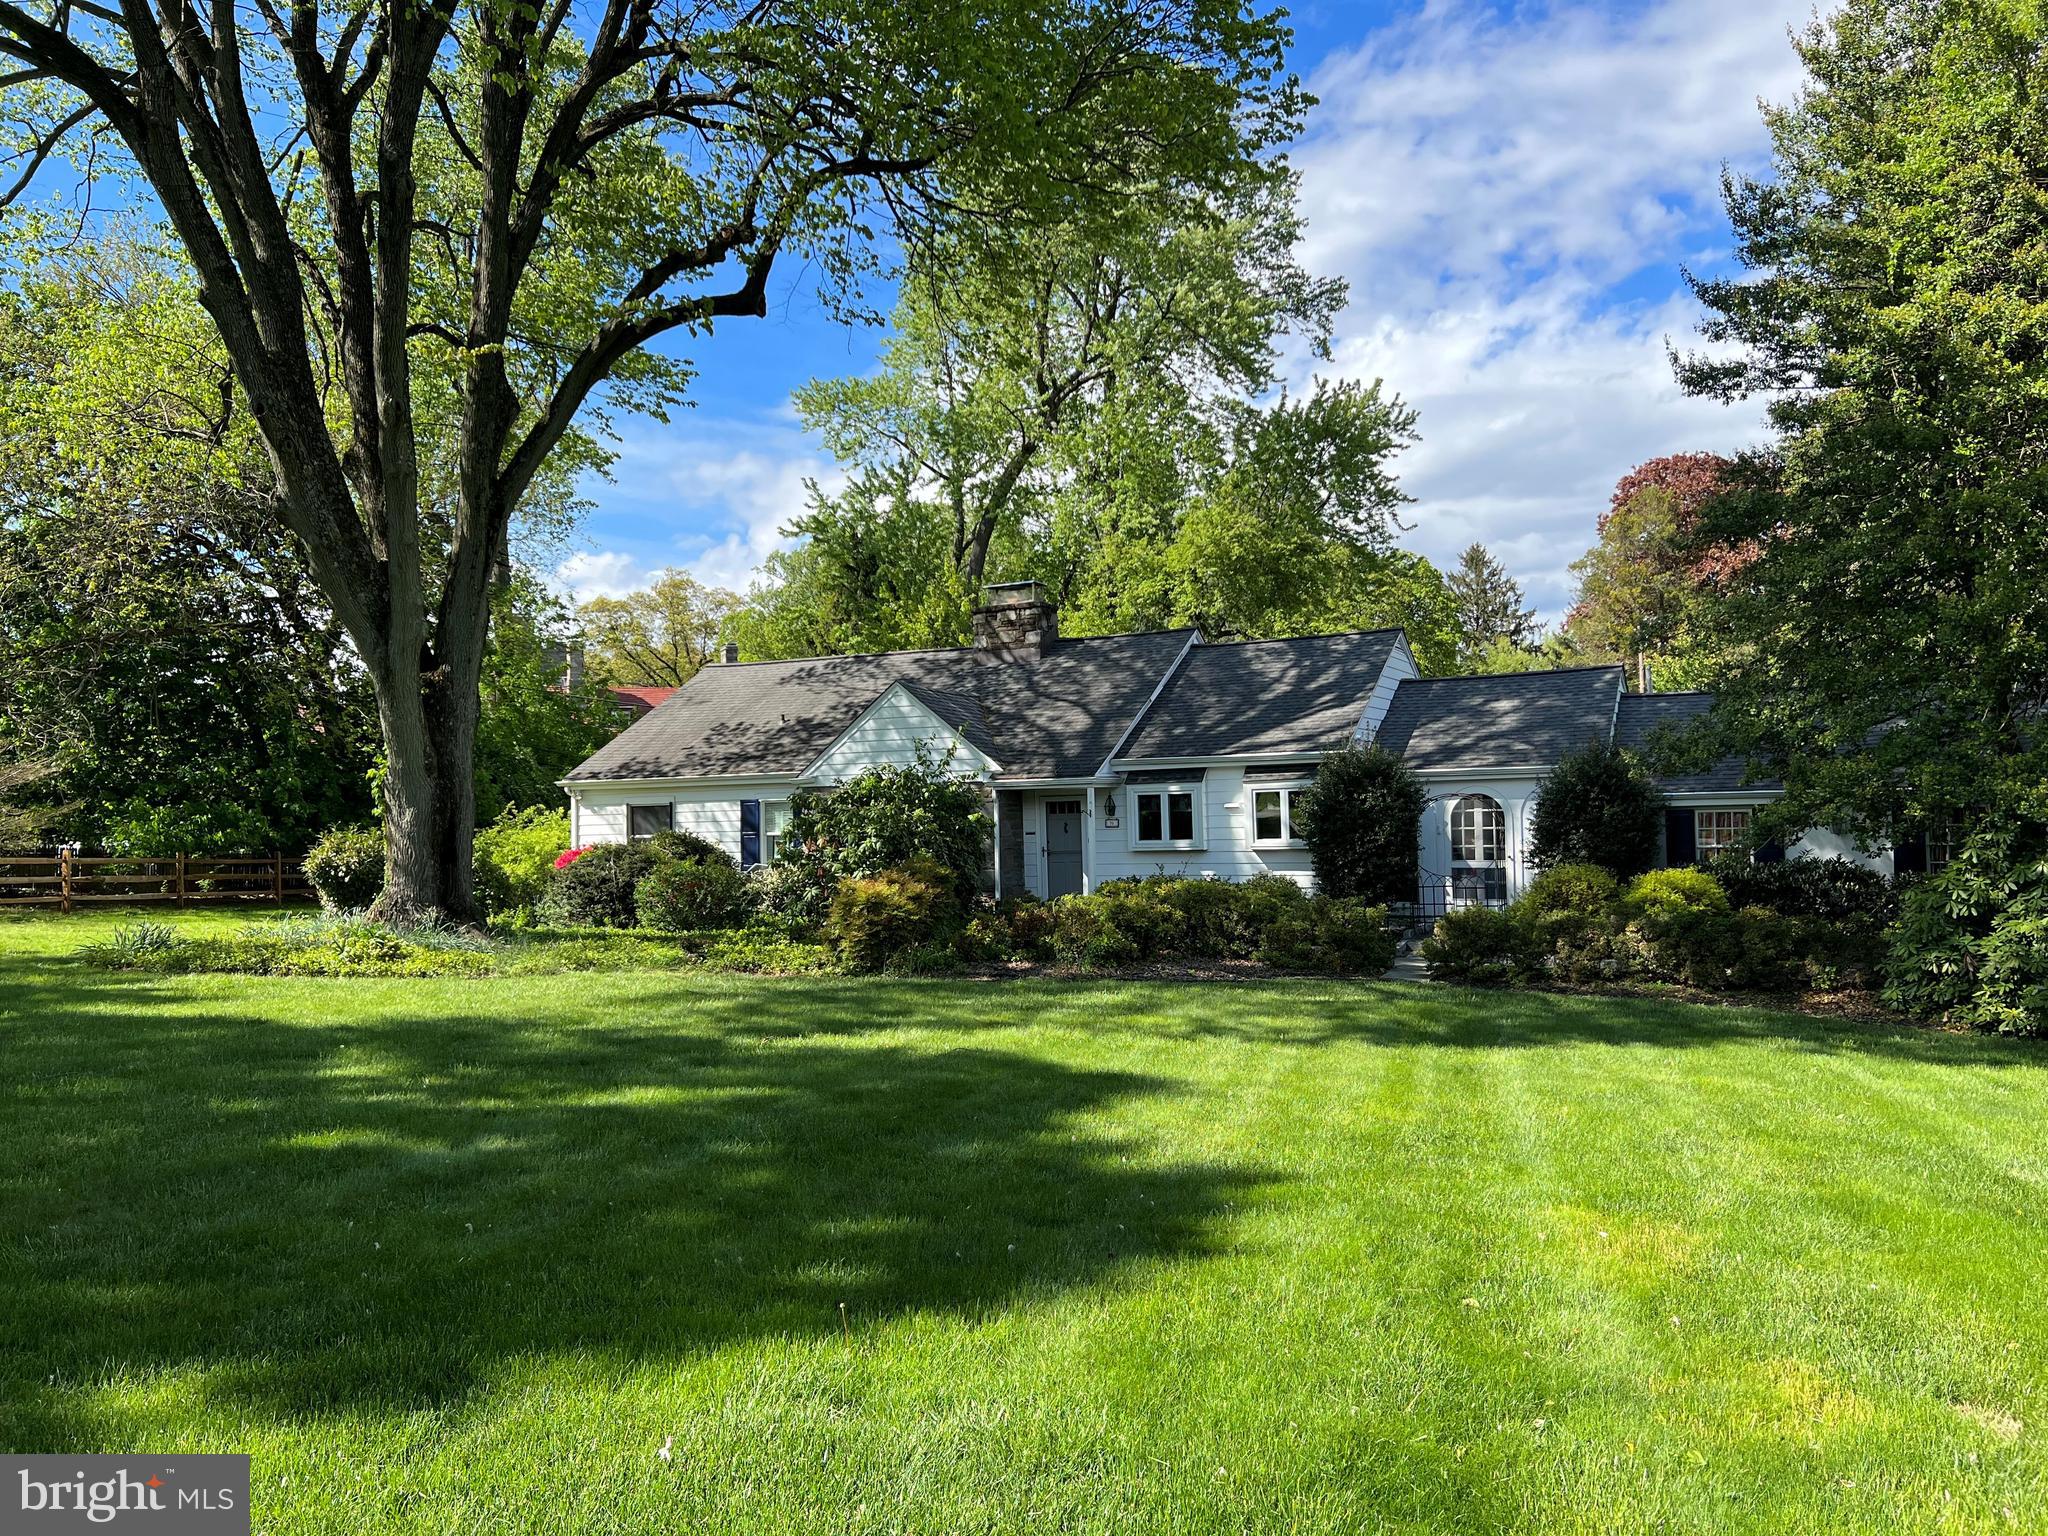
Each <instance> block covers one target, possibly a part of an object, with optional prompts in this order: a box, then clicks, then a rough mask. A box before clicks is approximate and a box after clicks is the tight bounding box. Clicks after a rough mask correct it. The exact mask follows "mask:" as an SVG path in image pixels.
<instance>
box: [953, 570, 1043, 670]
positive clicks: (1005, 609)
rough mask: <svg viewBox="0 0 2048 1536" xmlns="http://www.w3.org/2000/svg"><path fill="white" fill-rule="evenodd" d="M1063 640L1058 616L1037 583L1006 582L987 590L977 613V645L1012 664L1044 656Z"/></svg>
mask: <svg viewBox="0 0 2048 1536" xmlns="http://www.w3.org/2000/svg"><path fill="white" fill-rule="evenodd" d="M1059 637H1060V620H1059V613H1058V610H1056V609H1055V608H1054V607H1053V605H1052V602H1051V600H1050V599H1048V598H1047V597H1046V595H1045V588H1044V587H1043V586H1041V585H1039V583H1037V582H1035V581H1006V582H1001V583H998V584H997V585H995V586H992V587H988V588H986V589H984V592H983V596H982V604H981V606H980V607H979V608H977V609H975V610H974V644H975V647H976V648H977V649H979V650H984V651H994V652H995V653H996V654H997V655H998V656H1006V657H1008V658H1009V659H1011V660H1012V661H1023V660H1027V659H1031V658H1036V657H1039V656H1043V655H1044V654H1045V653H1046V652H1047V651H1048V650H1050V649H1051V648H1052V643H1053V641H1055V640H1057V639H1059Z"/></svg>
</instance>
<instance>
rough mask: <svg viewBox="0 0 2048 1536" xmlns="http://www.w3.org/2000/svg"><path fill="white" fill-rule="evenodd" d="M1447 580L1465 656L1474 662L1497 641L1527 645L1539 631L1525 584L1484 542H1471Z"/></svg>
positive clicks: (1467, 659) (1470, 662) (1462, 658)
mask: <svg viewBox="0 0 2048 1536" xmlns="http://www.w3.org/2000/svg"><path fill="white" fill-rule="evenodd" d="M1444 580H1445V581H1446V582H1447V583H1449V585H1450V589H1451V598H1452V601H1454V602H1455V603H1456V604H1457V623H1458V628H1459V630H1460V632H1461V633H1462V635H1463V637H1464V644H1463V647H1462V656H1461V660H1463V661H1464V662H1465V663H1466V664H1467V665H1470V664H1472V663H1474V662H1476V661H1477V660H1478V658H1479V657H1480V656H1482V655H1485V654H1487V653H1488V652H1490V651H1492V650H1493V649H1494V647H1495V644H1496V642H1502V641H1504V642H1506V643H1507V644H1508V645H1511V646H1527V645H1528V644H1529V643H1530V642H1531V641H1532V640H1533V639H1534V638H1535V635H1536V610H1535V609H1533V608H1525V607H1523V606H1522V584H1521V583H1520V582H1518V581H1516V580H1515V579H1514V577H1512V576H1510V575H1509V574H1508V569H1507V567H1506V566H1504V565H1502V564H1501V563H1500V561H1499V560H1497V559H1495V558H1494V556H1493V553H1492V551H1490V550H1489V549H1487V547H1486V546H1485V545H1484V544H1476V543H1475V544H1470V545H1467V546H1466V548H1465V552H1464V553H1463V554H1462V555H1460V556H1458V563H1457V564H1456V565H1455V566H1453V567H1452V568H1451V572H1450V574H1449V575H1447V576H1446V577H1445V578H1444Z"/></svg>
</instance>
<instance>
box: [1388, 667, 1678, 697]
mask: <svg viewBox="0 0 2048 1536" xmlns="http://www.w3.org/2000/svg"><path fill="white" fill-rule="evenodd" d="M1626 670H1627V669H1626V668H1625V667H1623V666H1622V664H1621V663H1620V662H1618V661H1603V662H1599V663H1595V664H1591V665H1588V666H1583V667H1532V668H1531V669H1530V670H1528V671H1527V672H1460V673H1458V674H1457V675H1456V676H1454V677H1404V678H1402V679H1401V686H1402V687H1403V688H1406V687H1407V686H1408V685H1409V684H1410V683H1490V682H1493V681H1495V680H1496V679H1506V678H1511V677H1563V676H1565V675H1566V674H1567V673H1570V672H1625V671H1626ZM1702 691H1703V690H1702ZM1673 692H1674V693H1675V692H1677V690H1676V689H1674V690H1673ZM1639 697H1642V698H1661V697H1662V695H1661V694H1642V695H1639Z"/></svg>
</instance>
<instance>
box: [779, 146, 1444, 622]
mask: <svg viewBox="0 0 2048 1536" xmlns="http://www.w3.org/2000/svg"><path fill="white" fill-rule="evenodd" d="M1294 191H1295V188H1294V181H1293V178H1292V177H1291V176H1290V175H1288V174H1287V173H1286V172H1285V170H1284V168H1282V167H1277V166H1258V167H1250V168H1247V171H1246V174H1245V175H1244V176H1243V177H1242V178H1241V179H1240V181H1239V183H1237V184H1235V185H1232V186H1229V187H1226V188H1225V189H1223V190H1222V191H1221V192H1220V193H1218V194H1217V195H1215V196H1213V197H1212V198H1211V199H1210V201H1209V203H1208V204H1207V206H1201V207H1195V206H1189V205H1186V204H1184V203H1176V202H1175V201H1173V200H1170V199H1167V200H1161V201H1159V202H1157V203H1154V204H1145V205H1139V206H1134V207H1133V208H1132V209H1131V210H1130V211H1129V212H1128V214H1127V216H1126V217H1125V218H1124V219H1123V220H1122V221H1121V222H1120V223H1119V224H1118V225H1117V226H1116V228H1115V229H1114V230H1113V231H1112V232H1111V234H1110V235H1109V237H1108V238H1107V239H1106V240H1104V241H1103V242H1101V243H1098V244H1096V245H1093V246H1091V245H1089V244H1088V243H1087V242H1084V241H1081V240H1078V239H1076V238H1074V237H1073V235H1072V233H1071V232H1069V231H1065V230H1059V231H1054V232H1053V233H1052V234H1051V235H1049V236H1033V237H1030V238H1026V239H1023V240H1019V241H1016V242H1012V243H1009V244H1007V245H1004V246H1002V247H1000V248H997V249H993V250H991V249H989V248H987V247H986V246H984V247H982V248H979V249H977V250H975V251H972V252H965V253H963V252H960V251H957V250H948V251H940V252H933V253H930V255H929V259H928V260H927V262H926V263H925V264H923V265H921V266H920V267H919V268H918V269H917V271H916V272H915V274H914V280H913V281H912V282H911V284H910V285H909V287H908V289H907V291H906V293H905V296H904V300H903V303H902V305H901V307H900V308H899V310H898V316H897V324H898V335H897V339H896V341H895V343H894V345H893V346H892V347H891V349H890V351H889V353H888V355H887V357H886V359H885V367H884V368H883V370H882V371H881V372H880V373H878V374H874V375H870V376H863V377H858V378H848V379H835V380H829V381H822V382H818V383H815V384H813V385H811V386H810V387H809V388H807V389H806V390H804V391H803V392H801V394H800V395H799V405H800V407H801V408H802V410H803V412H804V414H805V417H806V419H807V420H808V421H809V423H810V424H811V425H812V426H814V427H816V428H818V429H819V430H821V431H822V432H823V433H824V435H825V438H826V441H827V443H828V445H829V446H830V447H831V448H832V449H833V451H834V452H835V453H836V454H837V455H838V456H839V457H840V458H841V459H842V460H843V461H844V462H845V463H846V464H847V465H848V467H849V469H850V471H851V475H850V479H849V483H848V484H847V486H846V487H845V489H844V490H842V491H840V492H839V493H837V494H836V495H834V496H832V497H830V498H825V497H818V498H816V499H815V501H814V504H813V506H812V507H811V508H810V510H809V511H808V512H807V513H806V514H805V515H804V516H803V517H802V518H801V519H799V520H798V521H796V522H795V523H794V524H792V525H791V527H790V529H789V530H788V531H789V532H791V533H793V534H795V535H797V536H798V537H800V538H801V539H802V540H803V541H804V543H803V544H802V545H801V546H800V547H799V548H798V549H797V550H795V551H793V552H791V553H790V554H787V555H785V556H782V557H779V558H778V559H777V560H776V561H775V562H773V567H772V569H771V571H770V573H769V574H770V577H771V581H770V584H769V585H768V586H767V587H766V588H765V589H764V590H763V591H761V592H758V593H757V594H755V597H754V600H753V602H752V603H751V604H750V611H749V612H748V613H747V614H746V615H743V616H742V618H741V620H740V621H739V624H738V632H739V633H740V634H741V635H742V637H743V643H744V644H745V645H746V648H747V649H748V650H749V651H750V652H751V653H754V654H805V653H811V652H815V651H817V650H819V649H867V648H874V647H880V646H895V645H931V644H942V645H943V644H953V643H958V642H959V641H960V640H961V639H963V638H964V637H965V635H966V632H967V628H968V613H969V610H970V609H971V608H972V607H973V605H974V602H975V600H976V597H977V594H978V591H979V589H980V587H981V585H982V584H983V583H984V582H985V581H987V580H990V579H1003V580H1014V579H1019V578H1022V577H1027V576H1028V577H1032V578H1035V579H1038V580H1040V581H1043V582H1044V583H1045V584H1046V586H1047V587H1048V589H1049V590H1050V591H1051V592H1052V593H1053V595H1054V598H1055V600H1056V602H1057V604H1058V606H1059V609H1060V615H1061V623H1062V625H1063V626H1064V628H1065V629H1066V630H1067V632H1068V633H1075V634H1089V633H1100V632H1104V631H1114V630H1130V629H1145V628H1160V627H1166V626H1171V625H1181V624H1197V625H1200V626H1201V627H1203V628H1204V629H1206V630H1208V631H1209V632H1211V633H1212V634H1224V633H1229V634H1238V635H1252V636H1258V635H1273V634H1288V633H1299V632H1300V631H1301V630H1302V629H1303V628H1314V627H1324V626H1331V625H1336V626H1341V625H1343V624H1346V623H1353V622H1360V621H1361V620H1366V616H1367V615H1369V614H1391V613H1400V614H1402V615H1403V616H1404V617H1407V616H1411V615H1412V616H1417V617H1427V619H1428V620H1429V623H1428V627H1429V628H1430V629H1431V630H1432V631H1434V630H1435V629H1436V628H1437V627H1439V626H1438V624H1437V618H1438V616H1437V615H1435V614H1426V615H1425V613H1424V610H1425V609H1427V607H1428V606H1429V605H1428V603H1427V602H1426V601H1425V600H1421V599H1423V598H1425V597H1426V594H1422V593H1421V592H1420V589H1421V587H1422V586H1423V585H1424V584H1425V578H1434V576H1435V572H1434V571H1433V570H1431V569H1430V568H1428V567H1427V566H1426V565H1425V566H1417V565H1416V564H1415V562H1413V561H1412V559H1404V558H1402V557H1397V556H1395V555H1394V554H1393V553H1392V551H1391V550H1390V549H1389V547H1388V546H1389V534H1390V530H1391V528H1392V527H1393V526H1394V525H1395V511H1396V509H1397V508H1398V507H1399V506H1400V504H1401V503H1402V502H1403V501H1405V499H1406V498H1405V497H1404V496H1403V494H1402V493H1401V491H1400V489H1399V487H1398V485H1397V484H1396V482H1395V480H1394V477H1393V473H1392V470H1391V462H1392V459H1393V457H1394V455H1395V454H1396V453H1397V452H1398V451H1399V450H1400V449H1401V448H1402V447H1403V446H1405V445H1406V444H1407V443H1408V442H1409V441H1410V440H1411V439H1412V437H1413V432H1414V414H1413V412H1411V411H1410V410H1409V409H1408V408H1407V407H1406V406H1404V405H1403V404H1402V403H1401V401H1400V400H1399V399H1397V398H1395V397H1393V396H1391V395H1389V394H1388V393H1386V392H1385V391H1383V390H1382V389H1381V387H1380V386H1379V385H1378V384H1377V383H1373V384H1363V383H1344V384H1327V383H1323V382H1320V381H1319V382H1317V383H1316V384H1315V385H1314V386H1313V387H1312V388H1311V389H1310V390H1308V391H1307V392H1306V393H1302V394H1298V395H1282V396H1281V397H1280V398H1279V399H1277V400H1276V401H1268V400H1267V399H1266V397H1267V396H1268V395H1270V394H1271V392H1272V391H1273V389H1274V387H1275V385H1276V384H1277V383H1278V360H1279V354H1278V347H1279V344H1280V342H1281V341H1282V340H1283V339H1284V338H1286V337H1287V336H1289V335H1292V336H1294V337H1296V338H1297V339H1298V340H1299V341H1300V342H1302V343H1303V344H1304V345H1305V346H1306V347H1307V348H1308V349H1309V350H1311V351H1312V352H1316V353H1322V352H1324V351H1326V349H1327V343H1328V336H1329V328H1330V324H1331V320H1332V317H1333V316H1334V314H1335V312H1336V310H1337V308H1338V306H1339V305H1340V304H1341V302H1342V298H1343V292H1344V290H1343V287H1342V285H1341V284H1339V283H1335V282H1330V281H1323V280H1318V279H1316V278H1314V277H1312V276H1311V275H1310V274H1308V273H1307V272H1305V271H1303V270H1302V268H1301V267H1300V266H1299V265H1298V263H1297V261H1296V259H1295V254H1294V252H1295V247H1296V243H1297V240H1298V237H1299V235H1300V228H1301V226H1300V220H1299V217H1298V215H1297V213H1296V211H1295V205H1294ZM1366 621H1370V620H1366Z"/></svg>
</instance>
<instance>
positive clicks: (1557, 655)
mask: <svg viewBox="0 0 2048 1536" xmlns="http://www.w3.org/2000/svg"><path fill="white" fill-rule="evenodd" d="M1598 661H1599V659H1598V658H1596V657H1592V656H1588V655H1587V654H1586V653H1585V652H1584V651H1582V650H1580V649H1579V646H1578V643H1577V641H1576V640H1574V639H1573V637H1572V634H1571V632H1570V631H1569V630H1560V631H1559V632H1558V633H1556V634H1553V635H1545V636H1543V637H1542V638H1541V639H1539V640H1538V641H1536V643H1535V644H1533V645H1517V644H1515V642H1514V641H1512V640H1510V639H1508V638H1507V637H1506V636H1505V635H1500V636H1496V637H1495V638H1494V640H1493V642H1492V643H1491V644H1490V645H1487V646H1486V647H1484V648H1483V649H1481V650H1480V651H1478V652H1477V653H1475V654H1472V655H1469V656H1467V657H1466V658H1465V663H1464V670H1465V671H1467V672H1472V673H1477V674H1478V675H1480V676H1484V677H1493V676H1498V675H1500V674H1501V673H1505V672H1557V671H1561V670H1563V669H1564V668H1567V667H1584V666H1594V665H1597V664H1598Z"/></svg>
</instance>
